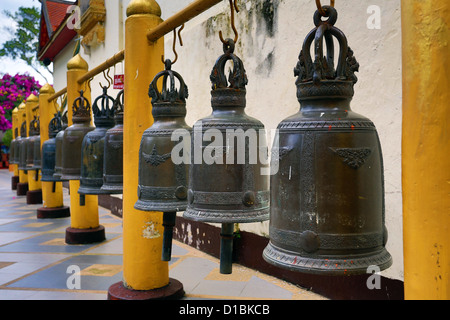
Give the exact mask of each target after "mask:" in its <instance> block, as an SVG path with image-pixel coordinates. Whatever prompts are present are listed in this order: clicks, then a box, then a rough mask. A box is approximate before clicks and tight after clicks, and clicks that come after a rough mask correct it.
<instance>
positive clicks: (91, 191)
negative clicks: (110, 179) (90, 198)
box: [78, 186, 109, 195]
mask: <svg viewBox="0 0 450 320" xmlns="http://www.w3.org/2000/svg"><path fill="white" fill-rule="evenodd" d="M78 194H87V195H99V194H109V192H107V191H105V190H102V189H101V187H97V188H94V187H83V186H80V187H79V188H78Z"/></svg>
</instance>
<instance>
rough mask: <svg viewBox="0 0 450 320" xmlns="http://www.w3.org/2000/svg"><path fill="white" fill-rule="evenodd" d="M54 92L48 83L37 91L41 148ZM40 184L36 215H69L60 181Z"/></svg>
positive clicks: (54, 107)
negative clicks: (40, 199)
mask: <svg viewBox="0 0 450 320" xmlns="http://www.w3.org/2000/svg"><path fill="white" fill-rule="evenodd" d="M54 93H55V89H53V87H52V86H51V85H49V84H48V83H47V84H45V85H44V86H42V88H41V90H40V91H39V112H40V117H39V120H40V124H41V126H40V135H41V150H42V146H43V144H44V142H45V141H47V140H48V139H49V132H48V126H49V124H50V121H51V120H52V119H53V117H54V115H55V113H56V112H57V110H56V105H55V102H54V101H51V102H48V98H50V97H51V96H52V95H53V94H54ZM41 184H42V204H43V207H42V208H39V209H37V217H38V218H62V217H69V216H70V209H69V207H67V206H64V197H63V186H62V182H52V181H42V182H41Z"/></svg>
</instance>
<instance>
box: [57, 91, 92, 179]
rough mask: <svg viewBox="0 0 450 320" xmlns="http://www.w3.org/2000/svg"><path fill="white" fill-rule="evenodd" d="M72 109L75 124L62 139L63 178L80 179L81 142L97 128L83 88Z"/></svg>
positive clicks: (65, 132) (66, 131)
mask: <svg viewBox="0 0 450 320" xmlns="http://www.w3.org/2000/svg"><path fill="white" fill-rule="evenodd" d="M72 110H73V116H72V122H73V124H72V125H71V126H70V127H68V128H67V129H66V130H64V136H63V141H62V170H61V171H62V172H61V173H62V177H61V178H62V179H63V180H80V174H81V168H80V163H81V144H82V142H83V139H84V136H85V135H86V134H87V133H88V132H90V131H92V130H94V129H95V128H94V127H93V126H92V125H91V105H90V103H89V101H88V100H87V99H86V98H85V97H84V96H83V90H81V91H80V96H79V97H78V98H76V99H75V101H74V102H73V106H72Z"/></svg>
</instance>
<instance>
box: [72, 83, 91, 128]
mask: <svg viewBox="0 0 450 320" xmlns="http://www.w3.org/2000/svg"><path fill="white" fill-rule="evenodd" d="M72 111H73V114H72V122H73V123H83V122H89V121H90V120H91V104H90V103H89V100H88V99H86V98H85V96H84V91H83V90H80V96H79V97H78V98H76V99H75V100H74V102H73V105H72Z"/></svg>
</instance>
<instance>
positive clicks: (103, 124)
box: [78, 87, 114, 194]
mask: <svg viewBox="0 0 450 320" xmlns="http://www.w3.org/2000/svg"><path fill="white" fill-rule="evenodd" d="M99 103H100V104H101V106H100V107H99V106H98V104H99ZM113 104H114V99H113V98H112V97H110V96H108V94H107V87H104V88H103V94H102V95H100V96H99V97H97V98H96V99H95V101H94V103H93V105H92V111H93V114H94V121H95V129H94V130H93V131H90V132H88V133H87V134H86V135H85V137H84V139H83V142H82V144H81V171H80V188H79V189H78V193H80V194H105V193H108V192H106V191H104V190H101V187H102V185H103V156H104V151H105V136H106V132H107V131H108V130H109V129H110V128H111V127H112V126H113V125H114V118H113V112H114V110H113V108H112V106H113Z"/></svg>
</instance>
